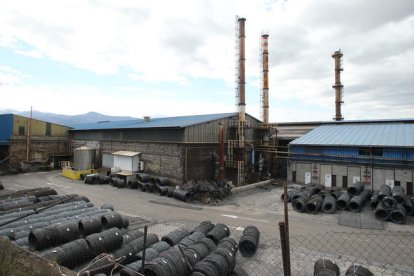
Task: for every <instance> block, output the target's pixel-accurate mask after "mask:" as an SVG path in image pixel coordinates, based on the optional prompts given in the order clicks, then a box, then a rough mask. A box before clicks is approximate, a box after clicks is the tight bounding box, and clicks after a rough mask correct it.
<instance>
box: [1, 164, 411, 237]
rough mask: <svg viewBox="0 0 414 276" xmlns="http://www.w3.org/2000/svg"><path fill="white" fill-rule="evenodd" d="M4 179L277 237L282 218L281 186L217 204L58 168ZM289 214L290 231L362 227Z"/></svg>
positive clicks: (144, 212) (128, 210)
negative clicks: (69, 174) (91, 181)
mask: <svg viewBox="0 0 414 276" xmlns="http://www.w3.org/2000/svg"><path fill="white" fill-rule="evenodd" d="M0 179H1V180H2V182H3V184H4V186H5V188H6V189H12V190H21V189H30V188H35V187H44V186H49V187H51V188H54V189H55V190H57V191H58V193H59V194H71V193H76V194H80V195H85V196H87V197H88V198H89V199H90V200H91V201H92V202H93V203H94V204H95V205H97V206H99V205H101V204H104V203H110V204H112V205H113V206H114V207H115V209H116V210H117V211H118V212H120V213H122V214H125V215H129V216H138V217H144V218H146V219H149V220H158V221H166V220H189V221H202V220H212V221H215V222H222V223H226V224H228V225H230V226H233V227H238V226H241V227H243V226H246V225H249V224H254V225H256V226H257V227H259V229H260V230H261V231H262V232H263V233H266V234H267V235H272V236H273V235H274V236H275V237H278V235H279V234H278V233H279V232H278V222H279V221H281V220H282V219H283V205H282V204H281V202H280V194H281V193H282V189H281V188H278V187H272V188H269V189H263V188H258V189H255V190H251V191H246V192H243V193H240V194H235V195H232V196H230V197H228V198H227V199H226V200H224V201H223V202H221V203H220V204H219V205H218V206H211V205H205V204H188V203H183V202H180V201H178V200H175V199H173V198H167V197H161V196H158V195H156V194H150V193H144V192H141V191H139V190H131V189H117V188H115V187H112V186H111V185H85V184H84V183H83V182H81V181H72V180H69V179H66V178H64V177H62V176H60V172H58V171H54V172H39V173H26V174H20V175H14V176H3V177H1V178H0ZM289 220H290V230H291V235H296V234H309V233H324V232H326V231H347V232H358V231H361V232H362V231H364V230H360V229H357V228H351V227H344V226H340V225H338V224H337V222H338V215H322V214H319V215H308V214H299V213H296V212H294V211H292V210H291V209H290V215H289ZM402 230H404V229H402Z"/></svg>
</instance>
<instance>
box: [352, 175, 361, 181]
mask: <svg viewBox="0 0 414 276" xmlns="http://www.w3.org/2000/svg"><path fill="white" fill-rule="evenodd" d="M357 182H361V177H359V176H354V177H353V178H352V183H357Z"/></svg>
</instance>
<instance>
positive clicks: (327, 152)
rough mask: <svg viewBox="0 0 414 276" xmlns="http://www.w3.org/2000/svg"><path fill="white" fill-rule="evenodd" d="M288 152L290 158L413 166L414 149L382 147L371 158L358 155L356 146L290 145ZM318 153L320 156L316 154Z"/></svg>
mask: <svg viewBox="0 0 414 276" xmlns="http://www.w3.org/2000/svg"><path fill="white" fill-rule="evenodd" d="M289 152H290V153H292V154H291V156H290V158H291V159H301V160H309V161H336V162H341V161H342V162H354V163H359V164H373V165H375V164H378V165H381V164H396V165H410V166H414V149H404V148H383V155H382V157H381V156H374V157H373V158H370V157H368V156H361V155H359V151H358V147H304V146H295V145H290V147H289ZM312 154H315V155H312ZM319 154H320V155H321V156H318V155H319ZM386 159H387V160H386ZM390 159H391V160H390Z"/></svg>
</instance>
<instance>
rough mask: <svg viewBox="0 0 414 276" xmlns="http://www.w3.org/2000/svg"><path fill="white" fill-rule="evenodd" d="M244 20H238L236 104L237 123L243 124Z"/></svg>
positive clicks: (244, 101) (244, 104)
mask: <svg viewBox="0 0 414 276" xmlns="http://www.w3.org/2000/svg"><path fill="white" fill-rule="evenodd" d="M245 21H246V19H245V18H239V19H238V22H239V84H238V86H239V87H238V89H239V103H238V112H239V121H240V122H245V121H246V110H245V109H246V98H245V97H246V96H245V85H246V78H245V62H246V57H245V39H246V34H245V29H244V23H245Z"/></svg>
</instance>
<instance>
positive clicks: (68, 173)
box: [62, 169, 99, 180]
mask: <svg viewBox="0 0 414 276" xmlns="http://www.w3.org/2000/svg"><path fill="white" fill-rule="evenodd" d="M98 172H99V171H98V170H80V171H74V170H71V169H62V176H63V177H66V178H69V179H72V180H79V179H81V175H87V174H92V173H98Z"/></svg>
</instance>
